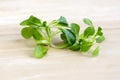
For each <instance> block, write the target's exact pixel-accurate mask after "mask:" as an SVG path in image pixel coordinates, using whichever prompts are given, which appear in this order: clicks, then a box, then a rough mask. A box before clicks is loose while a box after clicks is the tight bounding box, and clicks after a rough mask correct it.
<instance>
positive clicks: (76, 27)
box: [70, 23, 80, 37]
mask: <svg viewBox="0 0 120 80" xmlns="http://www.w3.org/2000/svg"><path fill="white" fill-rule="evenodd" d="M70 28H71V31H72V32H73V33H74V34H75V35H76V37H79V31H80V26H79V25H78V24H76V23H71V26H70Z"/></svg>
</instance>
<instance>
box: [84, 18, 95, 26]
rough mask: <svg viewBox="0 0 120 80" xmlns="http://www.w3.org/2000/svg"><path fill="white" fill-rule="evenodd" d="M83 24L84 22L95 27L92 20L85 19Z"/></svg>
mask: <svg viewBox="0 0 120 80" xmlns="http://www.w3.org/2000/svg"><path fill="white" fill-rule="evenodd" d="M83 22H84V23H85V24H87V25H93V23H92V21H91V20H90V19H88V18H84V19H83Z"/></svg>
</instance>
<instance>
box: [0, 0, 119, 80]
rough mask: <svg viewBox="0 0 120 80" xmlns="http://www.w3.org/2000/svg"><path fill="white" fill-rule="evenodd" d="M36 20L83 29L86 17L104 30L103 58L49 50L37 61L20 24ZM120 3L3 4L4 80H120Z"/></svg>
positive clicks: (14, 0)
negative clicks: (62, 18)
mask: <svg viewBox="0 0 120 80" xmlns="http://www.w3.org/2000/svg"><path fill="white" fill-rule="evenodd" d="M30 15H35V16H37V17H39V18H42V19H44V20H48V21H50V20H52V19H57V18H59V16H61V15H62V16H65V17H66V18H67V19H68V20H69V22H77V23H79V24H80V25H81V27H82V28H83V29H84V28H85V27H84V26H85V25H84V24H83V22H82V19H83V18H84V17H88V18H90V19H92V20H93V22H94V23H95V25H96V26H98V25H101V26H102V27H103V31H104V33H105V36H106V41H105V42H104V43H102V44H101V45H100V49H101V51H100V55H99V56H98V57H95V58H92V57H87V56H83V55H81V53H80V52H74V51H70V50H61V49H53V48H50V49H49V51H48V54H47V56H46V57H44V58H43V59H36V58H34V57H33V50H34V47H35V43H34V42H33V40H32V39H31V40H25V39H23V38H22V36H21V35H20V30H21V28H22V27H20V26H19V23H20V22H21V21H22V20H24V19H26V18H28V17H29V16H30ZM119 50H120V0H100V1H98V0H45V1H44V0H0V80H120V51H119Z"/></svg>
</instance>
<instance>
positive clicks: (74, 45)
mask: <svg viewBox="0 0 120 80" xmlns="http://www.w3.org/2000/svg"><path fill="white" fill-rule="evenodd" d="M83 22H84V23H85V24H87V26H88V27H86V29H85V30H84V31H83V32H81V31H80V26H79V24H77V23H71V24H70V25H69V24H68V21H67V20H66V18H65V17H63V16H61V17H60V18H59V19H57V20H53V21H52V22H50V23H47V21H41V20H40V19H39V18H37V17H34V16H30V17H29V19H26V20H24V21H22V22H21V23H20V25H21V26H24V28H23V29H22V30H21V35H22V36H23V37H24V38H26V39H29V38H31V37H32V38H33V39H34V40H35V42H36V47H35V50H34V56H35V57H36V58H42V57H44V56H45V55H46V54H47V51H48V49H49V47H54V48H68V49H70V50H73V51H81V52H87V51H89V50H90V49H91V47H92V46H93V45H95V44H96V43H101V42H103V41H104V40H105V37H104V35H103V32H102V28H101V27H98V28H97V30H96V29H95V27H94V25H93V23H92V21H91V20H90V19H88V18H84V19H83ZM53 28H56V29H53ZM58 34H60V38H61V40H62V41H63V42H62V44H61V45H59V44H58V45H55V44H54V43H53V38H54V37H55V36H56V35H58ZM98 53H99V47H97V48H96V49H95V50H94V51H93V53H92V56H97V55H98Z"/></svg>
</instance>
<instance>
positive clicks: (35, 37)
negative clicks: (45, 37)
mask: <svg viewBox="0 0 120 80" xmlns="http://www.w3.org/2000/svg"><path fill="white" fill-rule="evenodd" d="M33 38H34V39H35V40H40V39H41V38H42V35H41V34H40V33H39V31H38V30H37V29H34V31H33Z"/></svg>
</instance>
